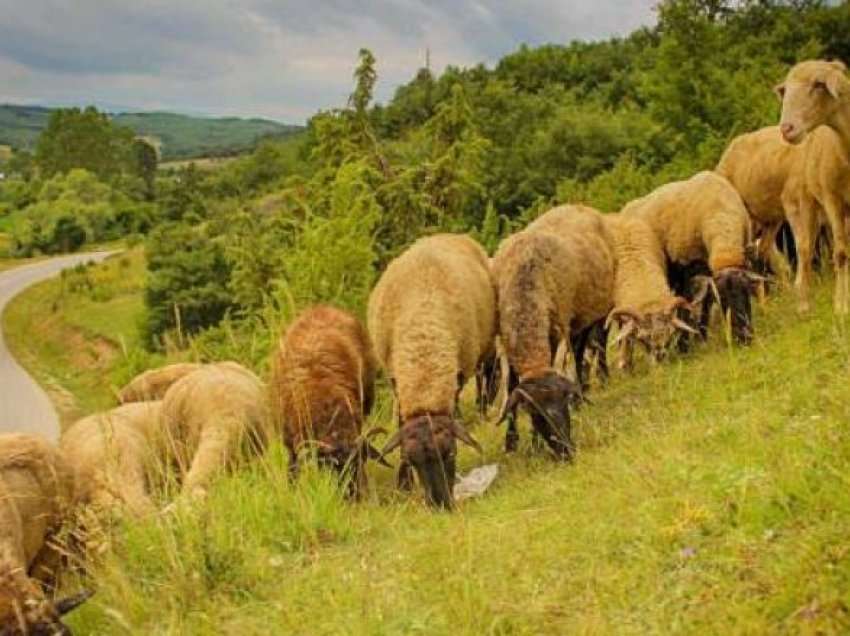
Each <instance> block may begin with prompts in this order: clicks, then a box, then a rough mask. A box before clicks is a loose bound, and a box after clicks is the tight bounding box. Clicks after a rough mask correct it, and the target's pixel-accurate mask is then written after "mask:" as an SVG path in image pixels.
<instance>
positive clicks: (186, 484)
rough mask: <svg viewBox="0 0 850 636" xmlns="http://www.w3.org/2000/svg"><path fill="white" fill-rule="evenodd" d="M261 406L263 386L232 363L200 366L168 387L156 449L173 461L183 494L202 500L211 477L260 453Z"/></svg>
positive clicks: (267, 433) (267, 429)
mask: <svg viewBox="0 0 850 636" xmlns="http://www.w3.org/2000/svg"><path fill="white" fill-rule="evenodd" d="M267 402H268V394H267V389H266V387H265V386H264V385H263V383H262V382H261V381H260V380H259V379H258V378H257V376H255V375H254V374H253V373H251V372H250V371H249V370H248V369H246V368H245V367H243V366H241V365H239V364H237V363H235V362H219V363H216V364H208V365H204V366H203V367H201V368H200V369H198V370H197V371H195V372H193V373H190V374H189V375H186V376H184V377H182V378H181V379H180V380H178V381H177V382H175V383H174V384H173V385H172V386H171V388H170V389H168V391H167V392H166V393H165V397H164V398H163V400H162V411H161V415H160V421H161V424H160V426H161V430H162V435H164V436H165V439H164V440H162V441H160V443H158V444H157V447H158V448H159V449H160V452H164V453H165V455H166V457H167V458H168V459H170V460H171V461H172V462H174V463H176V465H177V468H178V470H179V472H180V475H181V477H182V482H183V483H182V492H183V493H184V494H186V495H189V496H192V497H203V496H204V495H205V494H206V489H207V486H208V485H209V482H210V481H211V480H212V479H213V478H214V477H215V476H216V475H217V474H219V473H221V472H222V471H224V470H225V469H227V468H231V467H234V466H235V465H237V464H238V463H240V462H241V461H243V460H245V459H247V458H249V457H253V456H256V455H258V454H260V453H261V452H263V451H264V449H265V448H266V446H267V444H268V442H269V441H270V440H271V438H272V435H273V431H272V428H271V426H270V424H271V423H270V422H269V412H268V404H267Z"/></svg>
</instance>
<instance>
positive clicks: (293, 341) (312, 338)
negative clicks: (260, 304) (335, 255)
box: [271, 306, 380, 495]
mask: <svg viewBox="0 0 850 636" xmlns="http://www.w3.org/2000/svg"><path fill="white" fill-rule="evenodd" d="M376 366H377V362H376V360H375V357H374V353H373V352H372V345H371V342H370V341H369V334H368V333H367V332H366V329H365V327H364V326H363V324H362V323H361V322H360V321H359V320H358V319H357V318H356V317H354V316H353V315H351V314H350V313H348V312H346V311H343V310H342V309H337V308H335V307H328V306H317V307H313V308H311V309H308V310H306V311H305V312H303V313H302V314H301V315H300V316H298V318H296V320H295V321H294V322H293V323H292V324H291V325H290V326H289V328H288V329H287V330H286V333H285V334H284V335H283V337H282V338H281V341H280V345H279V347H278V350H277V352H276V356H275V363H274V373H273V381H272V383H271V385H272V386H271V390H272V392H273V402H274V404H275V408H276V415H275V416H276V417H277V418H279V419H280V421H281V426H282V429H283V439H284V442H285V443H286V447H287V449H288V451H289V458H290V468H291V469H292V470H293V472H294V471H295V470H297V465H298V464H297V462H298V454H299V453H300V452H301V451H302V450H303V449H304V448H305V447H308V446H314V447H315V450H316V455H317V459H318V461H319V463H320V464H321V465H324V466H328V467H330V468H333V469H334V470H336V471H338V472H339V473H340V476H341V477H345V476H350V478H351V479H350V481H349V492H350V494H352V495H358V494H360V493H361V492H362V491H363V489H364V488H365V486H366V472H365V462H366V459H367V457H372V458H373V459H378V458H379V457H380V453H378V451H377V450H375V449H374V448H373V447H372V446H371V444H369V442H368V440H367V439H366V438H365V437H364V436H363V435H362V431H361V429H362V427H363V420H364V418H365V417H366V416H367V415H368V414H369V412H370V411H371V410H372V403H373V401H374V391H375V387H374V384H375V368H376Z"/></svg>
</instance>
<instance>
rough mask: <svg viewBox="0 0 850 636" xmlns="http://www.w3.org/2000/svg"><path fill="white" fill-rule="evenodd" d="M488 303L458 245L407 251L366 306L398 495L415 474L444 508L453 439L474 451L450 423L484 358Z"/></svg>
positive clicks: (424, 245) (422, 244) (469, 249)
mask: <svg viewBox="0 0 850 636" xmlns="http://www.w3.org/2000/svg"><path fill="white" fill-rule="evenodd" d="M495 320H496V301H495V293H494V288H493V281H492V278H491V276H490V270H489V267H488V261H487V255H486V254H485V253H484V250H483V249H482V248H481V246H479V245H478V244H477V243H476V242H475V241H473V240H472V239H471V238H469V237H468V236H463V235H450V234H440V235H436V236H431V237H427V238H422V239H419V240H418V241H416V242H415V243H414V244H413V245H412V246H411V247H410V248H408V249H407V250H406V251H405V252H403V253H402V254H401V255H400V256H398V257H397V258H396V259H394V260H393V261H392V262H391V263H390V264H389V266H388V267H387V269H386V271H385V272H384V273H383V275H382V276H381V278H380V280H379V281H378V284H377V285H376V286H375V289H374V290H372V294H371V295H370V297H369V311H368V324H369V332H370V334H371V335H372V340H373V342H374V344H375V353H376V355H377V357H378V360H379V361H380V362H381V364H382V366H383V367H384V369H386V372H387V375H388V377H389V378H390V381H391V383H392V385H393V390H394V394H395V397H396V401H397V403H398V410H399V430H398V432H397V433H396V434H395V435H393V437H392V438H391V439H390V440H389V441H388V442H387V444H386V446H385V447H384V449H383V451H382V454H384V455H386V454H387V453H389V452H390V451H392V450H394V449H395V448H398V447H401V465H400V466H399V486H400V487H402V488H409V486H410V483H411V467H412V468H414V469H415V470H416V473H417V475H418V477H419V481H420V482H421V484H422V486H423V488H424V489H425V493H426V496H427V498H428V501H429V502H430V503H431V504H433V505H435V506H441V507H446V508H451V507H452V505H453V503H454V502H453V498H452V487H453V484H454V479H455V456H456V453H457V444H456V439H460V440H461V441H463V442H465V443H467V444H469V445H471V446H473V447H475V448H480V447H479V446H478V443H477V442H476V441H475V440H474V439H473V438H472V436H471V435H470V434H469V433H468V432H467V431H466V430H465V429H464V427H463V425H462V424H461V423H460V421H459V420H458V418H457V417H456V411H457V404H458V396H459V393H460V390H461V389H462V387H463V385H464V383H465V382H466V380H468V379H469V378H471V377H473V376H474V375H475V373H476V369H477V368H478V367H479V365H480V364H481V362H482V361H483V360H484V359H485V358H487V357H488V356H489V355H490V354H491V351H492V348H493V346H494V345H493V343H494V335H495Z"/></svg>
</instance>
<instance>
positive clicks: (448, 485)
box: [382, 414, 481, 510]
mask: <svg viewBox="0 0 850 636" xmlns="http://www.w3.org/2000/svg"><path fill="white" fill-rule="evenodd" d="M458 439H460V440H461V441H463V442H466V443H467V444H469V445H470V446H472V447H474V448H476V449H477V450H479V451H480V450H481V447H480V446H479V445H478V442H476V441H475V440H474V439H473V438H472V437H471V436H470V435H469V433H467V432H466V430H465V429H464V428H463V426H462V425H461V424H460V422H458V421H457V420H455V419H453V418H452V417H451V416H449V415H431V414H426V415H417V416H413V417H410V418H408V419H407V420H406V421H405V422H404V424H403V425H402V427H401V428H400V429H399V431H398V432H397V433H396V434H395V435H394V436H393V437H392V439H390V440H389V441H388V442H387V445H386V446H385V447H384V450H383V451H382V455H385V454H387V453H389V452H390V451H392V450H394V449H395V448H396V447H401V461H402V463H403V464H407V465H410V466H413V468H414V470H416V475H417V476H418V478H419V482H420V484H422V488H423V489H424V490H425V496H426V497H427V499H428V503H430V504H431V505H432V506H434V507H436V508H445V509H447V510H450V509H451V508H452V507H453V506H454V497H453V495H452V488H453V486H454V482H455V469H456V463H455V462H456V455H457V440H458Z"/></svg>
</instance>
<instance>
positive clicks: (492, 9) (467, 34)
mask: <svg viewBox="0 0 850 636" xmlns="http://www.w3.org/2000/svg"><path fill="white" fill-rule="evenodd" d="M656 2H657V0H561V1H558V0H549V1H545V0H515V1H511V0H431V1H425V0H360V1H346V0H242V1H240V2H236V1H231V0H61V1H60V0H28V1H26V2H21V0H0V16H2V17H0V103H19V104H20V103H24V104H45V105H84V104H88V103H95V104H97V105H99V106H101V107H104V108H109V109H112V110H123V109H130V110H169V111H176V112H185V113H198V114H208V115H237V116H258V117H268V118H271V119H277V120H280V121H285V122H289V123H303V122H304V121H305V120H306V119H307V118H308V117H309V116H310V115H311V114H313V113H314V112H316V111H317V110H318V109H321V108H331V107H336V106H341V105H343V104H344V103H345V100H346V98H347V96H348V94H349V93H350V92H351V89H352V85H353V82H352V77H351V75H352V71H353V68H354V65H355V64H356V60H357V52H358V50H359V49H360V48H361V47H368V48H369V49H371V50H372V52H373V53H374V54H375V56H376V58H377V71H378V85H377V89H376V96H377V98H378V100H379V101H386V100H387V99H388V98H389V97H391V96H392V93H393V91H394V90H395V88H396V87H397V86H398V85H399V84H402V83H404V82H406V81H408V80H409V79H410V78H411V77H412V76H413V75H414V74H415V72H416V70H417V69H418V68H420V67H421V66H423V65H424V62H425V51H426V50H429V51H430V58H431V68H432V69H434V70H435V71H441V70H442V69H443V68H445V66H446V65H449V64H451V65H456V66H468V65H472V64H477V63H479V62H484V63H486V64H492V63H494V62H496V61H497V60H498V59H499V58H500V57H501V56H503V55H505V54H506V53H510V52H511V51H514V50H515V49H516V48H517V47H518V46H519V45H520V44H523V43H526V44H529V45H532V46H534V45H539V44H545V43H567V42H570V41H571V40H575V39H580V40H594V39H600V38H607V37H610V36H612V35H624V34H627V33H629V32H630V31H632V30H634V29H635V28H638V27H640V26H642V25H650V24H653V23H654V21H655V15H654V13H653V10H652V7H653V5H654V4H655V3H656Z"/></svg>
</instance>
